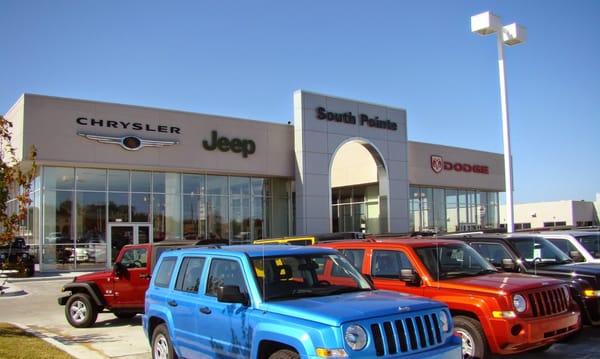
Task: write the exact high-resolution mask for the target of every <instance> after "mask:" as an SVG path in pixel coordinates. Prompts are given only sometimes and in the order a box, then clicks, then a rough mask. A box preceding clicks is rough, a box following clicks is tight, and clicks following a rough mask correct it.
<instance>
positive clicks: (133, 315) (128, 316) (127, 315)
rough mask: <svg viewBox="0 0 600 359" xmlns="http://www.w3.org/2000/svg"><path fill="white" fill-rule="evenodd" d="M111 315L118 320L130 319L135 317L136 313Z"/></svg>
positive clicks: (115, 313)
mask: <svg viewBox="0 0 600 359" xmlns="http://www.w3.org/2000/svg"><path fill="white" fill-rule="evenodd" d="M113 314H114V315H115V317H117V318H119V319H131V318H133V317H135V316H136V315H137V313H132V312H114V313H113Z"/></svg>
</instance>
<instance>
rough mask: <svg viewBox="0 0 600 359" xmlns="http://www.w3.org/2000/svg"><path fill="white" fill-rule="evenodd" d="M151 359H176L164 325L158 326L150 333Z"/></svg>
mask: <svg viewBox="0 0 600 359" xmlns="http://www.w3.org/2000/svg"><path fill="white" fill-rule="evenodd" d="M152 359H177V354H176V353H175V350H174V349H173V344H172V343H171V338H170V337H169V331H168V330H167V326H166V325H164V324H160V325H158V326H157V327H156V328H154V332H152Z"/></svg>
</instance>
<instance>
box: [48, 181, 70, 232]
mask: <svg viewBox="0 0 600 359" xmlns="http://www.w3.org/2000/svg"><path fill="white" fill-rule="evenodd" d="M72 207H73V192H66V191H46V192H45V193H44V234H45V238H44V243H45V244H65V243H71V242H73V233H72V231H73V228H72V225H73V216H72V215H71V214H72Z"/></svg>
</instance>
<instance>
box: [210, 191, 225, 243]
mask: <svg viewBox="0 0 600 359" xmlns="http://www.w3.org/2000/svg"><path fill="white" fill-rule="evenodd" d="M228 207H229V201H228V198H227V197H225V196H207V201H206V210H207V231H208V239H214V240H222V239H225V240H227V239H229V212H228Z"/></svg>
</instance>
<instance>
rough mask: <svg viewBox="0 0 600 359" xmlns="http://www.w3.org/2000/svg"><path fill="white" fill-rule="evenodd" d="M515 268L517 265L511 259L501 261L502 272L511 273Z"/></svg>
mask: <svg viewBox="0 0 600 359" xmlns="http://www.w3.org/2000/svg"><path fill="white" fill-rule="evenodd" d="M516 267H517V264H516V263H515V261H513V260H512V259H511V258H504V259H502V269H503V270H505V271H507V272H512V271H514V270H515V268H516Z"/></svg>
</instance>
